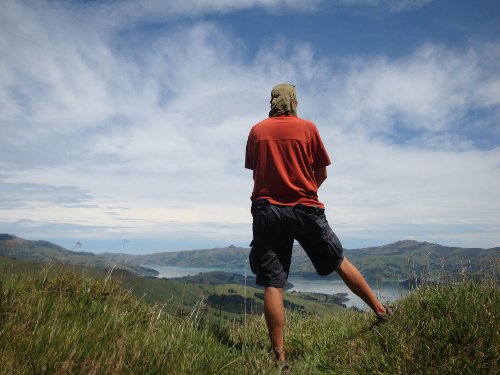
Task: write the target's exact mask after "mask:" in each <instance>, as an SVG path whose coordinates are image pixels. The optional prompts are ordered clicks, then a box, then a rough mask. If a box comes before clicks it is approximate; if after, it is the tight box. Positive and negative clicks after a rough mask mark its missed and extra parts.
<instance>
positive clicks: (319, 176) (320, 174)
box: [314, 167, 328, 189]
mask: <svg viewBox="0 0 500 375" xmlns="http://www.w3.org/2000/svg"><path fill="white" fill-rule="evenodd" d="M327 177H328V176H327V173H326V167H323V168H320V169H315V170H314V178H315V179H316V184H317V185H318V189H319V187H320V186H321V184H322V183H323V182H325V180H326V178H327Z"/></svg>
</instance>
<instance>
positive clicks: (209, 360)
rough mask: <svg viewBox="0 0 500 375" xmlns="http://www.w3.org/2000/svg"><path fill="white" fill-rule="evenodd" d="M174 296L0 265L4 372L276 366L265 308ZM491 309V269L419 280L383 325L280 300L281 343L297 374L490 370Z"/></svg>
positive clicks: (254, 370) (227, 370)
mask: <svg viewBox="0 0 500 375" xmlns="http://www.w3.org/2000/svg"><path fill="white" fill-rule="evenodd" d="M9 261H10V262H14V261H12V260H9ZM23 264H24V265H26V264H28V262H23ZM98 272H103V270H99V271H98ZM124 274H125V273H124ZM141 279H142V280H155V279H151V278H141ZM156 280H158V279H156ZM164 282H167V280H164ZM179 285H181V284H179ZM185 285H186V284H184V286H185ZM169 287H171V285H169ZM171 304H172V301H171V300H170V301H169V300H167V301H165V302H163V303H158V304H153V305H152V304H148V303H146V301H145V298H137V297H136V296H135V295H134V294H133V293H132V292H131V291H129V290H127V289H126V288H123V286H122V284H120V283H119V280H113V279H110V278H107V277H97V278H96V277H90V276H87V275H84V274H83V275H82V274H81V273H78V272H73V271H71V272H68V271H65V270H60V272H47V270H46V269H45V270H42V271H41V272H35V271H33V272H25V273H23V274H21V275H19V274H16V275H8V274H7V273H5V272H4V273H2V274H1V276H0V363H1V369H0V372H1V373H5V374H14V373H15V374H102V373H105V374H139V373H140V374H176V375H183V374H258V373H260V374H278V373H279V371H278V369H277V368H276V367H275V365H274V364H273V362H272V361H271V358H270V355H269V344H268V338H267V332H266V327H265V321H264V319H263V318H262V315H260V314H256V315H249V316H248V317H247V320H246V322H245V324H227V323H226V324H219V323H217V322H216V321H213V320H210V319H208V315H207V311H208V310H207V309H208V306H207V304H206V302H203V301H202V300H200V301H198V303H196V304H195V306H194V307H193V308H192V309H191V310H190V311H189V313H187V314H185V315H184V316H183V317H179V316H177V315H174V314H172V313H171V311H172V310H174V308H173V307H171V306H170V305H171ZM499 317H500V292H499V289H498V288H497V285H496V284H494V280H490V279H486V280H483V281H482V282H481V283H472V282H468V281H466V282H462V283H459V284H454V285H447V286H445V285H441V286H433V287H425V288H421V289H418V290H416V291H415V292H413V293H411V294H410V295H409V296H408V297H407V298H405V299H403V300H401V301H400V302H399V304H398V305H397V306H396V313H395V316H394V317H393V319H391V320H390V321H389V322H387V323H386V324H384V325H381V326H377V325H374V318H373V316H372V315H371V314H367V313H363V312H356V311H353V310H350V309H337V310H335V311H334V312H333V313H330V314H326V315H323V316H319V315H307V314H306V315H304V314H302V313H301V312H300V310H297V309H288V311H287V330H286V333H285V340H286V346H285V349H286V351H287V356H288V360H289V362H290V364H291V366H292V371H293V373H295V374H312V375H314V374H325V373H326V374H348V375H349V374H416V375H418V374H421V375H424V374H446V375H449V374H496V373H499V371H500V363H499V362H500V361H499V358H500V357H499V353H500V332H499V330H498V323H499V320H498V319H499Z"/></svg>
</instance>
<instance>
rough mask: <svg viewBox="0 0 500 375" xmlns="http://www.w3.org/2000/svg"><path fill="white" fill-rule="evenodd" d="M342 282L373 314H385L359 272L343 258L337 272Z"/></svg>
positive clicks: (383, 308)
mask: <svg viewBox="0 0 500 375" xmlns="http://www.w3.org/2000/svg"><path fill="white" fill-rule="evenodd" d="M337 273H338V274H339V275H340V277H341V278H342V280H344V282H345V283H346V285H347V286H348V287H349V289H351V290H352V291H353V292H354V293H355V294H356V295H357V296H358V297H359V298H361V299H362V300H363V301H364V302H365V303H366V304H367V305H368V306H369V307H370V308H371V309H372V310H373V312H374V313H375V314H385V313H386V310H385V307H384V306H383V305H382V303H381V302H380V301H379V300H378V299H377V296H376V295H375V293H374V292H373V290H372V289H371V288H370V286H369V285H368V283H367V282H366V280H365V278H364V277H363V275H362V274H361V272H359V270H358V269H357V268H356V267H355V266H354V265H353V264H352V263H351V262H349V261H348V260H347V258H345V257H344V260H343V262H342V264H341V265H340V267H339V268H338V270H337Z"/></svg>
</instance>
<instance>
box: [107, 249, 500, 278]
mask: <svg viewBox="0 0 500 375" xmlns="http://www.w3.org/2000/svg"><path fill="white" fill-rule="evenodd" d="M249 252H250V249H249V248H242V247H237V246H233V245H231V246H229V247H224V248H213V249H202V250H186V251H176V252H162V253H153V254H147V255H123V254H115V253H105V254H100V255H101V256H103V257H104V258H107V259H109V260H113V261H116V260H117V259H119V258H120V257H121V259H123V258H125V259H126V261H127V262H128V263H131V264H140V265H150V266H177V267H206V268H216V269H230V270H235V269H244V266H245V261H246V260H247V259H248V254H249ZM345 255H346V256H347V257H348V258H349V259H350V260H351V261H352V262H353V263H354V264H355V265H356V266H357V267H358V268H359V269H360V270H361V271H362V273H363V274H364V275H365V277H366V278H367V279H369V280H403V279H408V278H411V277H415V276H421V275H422V274H424V273H432V274H436V273H438V272H444V273H446V274H450V275H452V274H453V275H456V274H458V273H460V272H462V271H465V272H467V274H473V273H479V272H481V271H482V270H483V271H484V270H489V269H494V267H495V263H496V260H497V259H498V258H499V255H500V248H499V247H496V248H491V249H481V248H460V247H448V246H442V245H438V244H434V243H429V242H418V241H413V240H404V241H397V242H394V243H391V244H387V245H383V246H377V247H368V248H362V249H351V250H347V249H346V250H345ZM291 275H295V276H303V277H311V278H315V277H317V275H316V272H315V271H314V268H313V266H312V264H311V262H310V261H309V259H308V258H307V255H306V254H305V252H304V250H303V249H302V248H301V247H300V246H294V249H293V256H292V266H291ZM333 277H335V276H333Z"/></svg>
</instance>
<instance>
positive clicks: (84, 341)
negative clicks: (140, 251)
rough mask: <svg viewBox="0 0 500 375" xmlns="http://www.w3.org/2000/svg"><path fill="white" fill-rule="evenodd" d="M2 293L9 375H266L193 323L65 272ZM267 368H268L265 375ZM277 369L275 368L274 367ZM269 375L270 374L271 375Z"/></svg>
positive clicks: (13, 283) (2, 349) (0, 358)
mask: <svg viewBox="0 0 500 375" xmlns="http://www.w3.org/2000/svg"><path fill="white" fill-rule="evenodd" d="M0 286H1V288H0V364H1V366H0V372H1V373H4V374H215V373H221V374H234V373H238V371H239V369H240V368H242V367H243V368H248V369H249V371H252V372H254V373H256V371H257V372H258V371H261V372H262V371H265V370H266V369H268V368H271V371H272V370H273V369H274V367H272V364H271V363H270V362H269V361H268V362H266V361H261V362H259V363H258V364H255V366H257V367H253V364H252V363H249V364H246V363H244V360H243V359H242V358H241V356H240V355H239V352H238V351H237V350H236V349H234V348H232V347H230V346H227V345H223V344H221V343H220V342H219V341H218V340H217V339H216V337H215V336H214V335H213V334H212V333H211V332H210V331H209V329H208V327H206V326H201V327H200V314H199V313H198V312H197V311H193V314H192V315H191V316H190V317H188V318H183V319H181V318H176V317H174V316H170V315H166V314H164V313H163V310H162V306H150V305H147V304H145V303H144V302H142V301H139V300H138V299H137V298H135V297H134V296H133V295H132V294H130V293H128V292H126V291H124V290H122V289H121V288H120V287H119V285H117V284H116V283H114V282H112V281H108V282H104V281H102V280H95V279H92V278H87V277H82V276H79V275H77V274H75V273H68V272H63V273H61V274H59V275H57V276H55V277H51V276H49V275H48V274H40V275H38V276H36V277H30V278H21V277H17V278H9V279H4V280H2V281H1V285H0ZM266 366H267V367H266ZM270 366H271V367H270ZM268 373H269V371H268Z"/></svg>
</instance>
